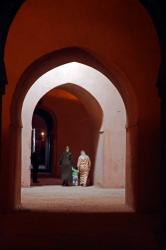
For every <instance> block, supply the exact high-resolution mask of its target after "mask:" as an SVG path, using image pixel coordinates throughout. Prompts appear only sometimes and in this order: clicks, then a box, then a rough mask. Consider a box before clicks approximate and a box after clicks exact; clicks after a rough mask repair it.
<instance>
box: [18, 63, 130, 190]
mask: <svg viewBox="0 0 166 250" xmlns="http://www.w3.org/2000/svg"><path fill="white" fill-rule="evenodd" d="M67 81H69V82H74V83H75V84H76V85H77V86H80V87H81V88H83V89H85V90H86V91H88V92H89V93H91V95H93V96H94V98H95V99H96V100H97V101H98V102H99V105H100V106H101V108H102V111H103V121H102V125H101V127H100V131H102V134H101V137H102V139H99V145H98V148H100V149H99V150H97V155H96V158H97V159H98V160H97V162H98V161H99V166H100V167H99V168H100V169H101V168H103V171H102V172H101V171H100V174H101V177H100V179H102V183H101V185H102V186H104V187H112V188H114V187H117V184H116V182H117V179H118V177H119V173H118V171H116V170H117V169H118V170H119V169H120V168H124V165H125V123H126V114H125V107H124V104H123V101H122V99H121V97H120V95H119V93H118V91H117V90H116V88H115V87H114V86H113V84H112V83H111V82H110V81H109V79H108V78H106V77H105V76H104V75H103V74H101V73H100V72H98V71H97V70H95V69H93V68H91V67H89V66H86V65H83V64H79V63H76V62H73V63H68V64H64V65H62V66H59V67H57V68H55V69H52V70H50V71H48V72H47V73H45V74H44V75H43V76H41V77H40V78H39V79H37V81H36V82H35V83H34V84H33V85H32V86H31V88H30V89H29V91H28V93H27V95H26V97H25V99H24V102H23V108H22V121H23V129H22V166H24V168H23V171H22V173H23V176H24V173H25V175H26V173H27V172H28V171H29V169H30V167H29V166H30V160H29V159H30V158H29V155H30V148H29V145H30V142H29V138H30V133H31V119H32V112H33V110H34V108H35V106H36V104H37V102H38V101H39V100H40V98H41V97H42V96H43V95H44V94H45V93H47V92H48V91H49V90H51V89H53V88H55V87H56V86H60V85H61V84H63V83H65V82H67ZM76 82H77V83H76ZM101 93H102V95H101ZM84 103H85V104H84V105H87V106H88V107H89V108H90V106H91V105H88V102H86V101H84ZM109 104H110V105H109ZM88 107H87V108H88ZM95 111H96V108H94V113H95ZM96 113H98V112H96ZM94 169H97V168H96V167H95V168H94ZM117 175H118V176H117ZM123 175H124V173H123ZM95 176H96V173H95ZM23 179H24V177H23ZM97 182H98V180H97Z"/></svg>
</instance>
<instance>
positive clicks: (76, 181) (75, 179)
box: [72, 167, 79, 186]
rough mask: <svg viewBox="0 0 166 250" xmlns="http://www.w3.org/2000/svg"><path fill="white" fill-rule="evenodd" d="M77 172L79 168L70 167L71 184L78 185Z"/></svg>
mask: <svg viewBox="0 0 166 250" xmlns="http://www.w3.org/2000/svg"><path fill="white" fill-rule="evenodd" d="M78 173H79V170H78V169H77V168H74V167H72V183H73V186H78Z"/></svg>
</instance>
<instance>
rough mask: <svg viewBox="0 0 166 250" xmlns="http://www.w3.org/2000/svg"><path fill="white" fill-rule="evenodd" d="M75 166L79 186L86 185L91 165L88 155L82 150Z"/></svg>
mask: <svg viewBox="0 0 166 250" xmlns="http://www.w3.org/2000/svg"><path fill="white" fill-rule="evenodd" d="M77 167H78V170H79V174H80V186H84V187H86V185H87V180H88V175H89V171H90V167H91V161H90V158H89V156H88V155H87V154H86V153H85V151H84V150H81V154H80V156H79V158H78V162H77Z"/></svg>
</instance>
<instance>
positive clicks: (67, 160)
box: [59, 146, 73, 186]
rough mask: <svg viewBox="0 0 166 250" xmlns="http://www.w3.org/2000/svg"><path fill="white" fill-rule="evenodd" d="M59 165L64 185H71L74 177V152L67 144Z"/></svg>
mask: <svg viewBox="0 0 166 250" xmlns="http://www.w3.org/2000/svg"><path fill="white" fill-rule="evenodd" d="M59 165H60V166H61V177H62V181H63V182H62V185H63V186H69V185H70V184H71V179H72V165H73V164H72V153H71V151H70V148H69V146H66V149H65V151H64V152H63V153H62V155H61V158H60V161H59Z"/></svg>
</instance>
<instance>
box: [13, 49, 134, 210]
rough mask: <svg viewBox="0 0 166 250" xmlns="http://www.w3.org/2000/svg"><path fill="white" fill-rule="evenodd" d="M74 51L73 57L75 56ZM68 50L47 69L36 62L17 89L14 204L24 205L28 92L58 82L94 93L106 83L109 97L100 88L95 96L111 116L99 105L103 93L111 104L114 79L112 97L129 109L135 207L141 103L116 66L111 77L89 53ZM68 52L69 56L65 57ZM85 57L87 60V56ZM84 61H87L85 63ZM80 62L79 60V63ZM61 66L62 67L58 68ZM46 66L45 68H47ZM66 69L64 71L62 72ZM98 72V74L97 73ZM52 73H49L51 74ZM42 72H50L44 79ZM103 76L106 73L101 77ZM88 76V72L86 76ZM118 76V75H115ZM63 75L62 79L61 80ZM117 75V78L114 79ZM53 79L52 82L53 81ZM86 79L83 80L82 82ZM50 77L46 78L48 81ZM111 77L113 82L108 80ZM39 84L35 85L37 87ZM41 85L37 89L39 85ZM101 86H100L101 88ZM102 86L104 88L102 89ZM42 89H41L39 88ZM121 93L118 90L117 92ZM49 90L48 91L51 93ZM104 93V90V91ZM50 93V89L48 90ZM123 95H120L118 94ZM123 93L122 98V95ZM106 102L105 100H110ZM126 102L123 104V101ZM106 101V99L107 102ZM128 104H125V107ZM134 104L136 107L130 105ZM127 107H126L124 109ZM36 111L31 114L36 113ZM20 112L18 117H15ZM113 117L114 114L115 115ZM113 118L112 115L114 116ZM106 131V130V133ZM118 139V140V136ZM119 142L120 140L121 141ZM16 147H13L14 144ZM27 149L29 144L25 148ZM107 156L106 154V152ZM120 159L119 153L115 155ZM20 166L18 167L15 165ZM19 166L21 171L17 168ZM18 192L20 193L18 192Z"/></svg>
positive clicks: (129, 189) (129, 174)
mask: <svg viewBox="0 0 166 250" xmlns="http://www.w3.org/2000/svg"><path fill="white" fill-rule="evenodd" d="M71 51H72V53H73V54H71ZM71 51H70V50H65V51H63V53H61V56H60V52H58V53H57V57H55V54H54V53H53V54H52V55H51V54H50V55H48V56H47V58H46V57H44V59H45V60H44V62H45V63H44V65H43V61H42V60H41V59H39V61H38V62H35V63H34V64H33V65H32V66H31V67H30V68H29V69H27V71H26V72H25V74H24V75H23V76H22V78H21V79H20V82H19V84H18V87H17V89H16V92H15V96H14V98H13V105H12V110H11V111H12V112H11V128H12V127H13V126H15V127H17V129H15V131H13V130H12V129H11V138H12V142H13V140H15V139H16V140H17V141H18V140H19V141H18V144H17V148H16V152H13V156H12V157H13V158H15V162H14V163H13V164H14V165H15V166H13V168H14V169H15V181H14V182H15V184H14V185H15V188H16V189H15V192H14V197H15V198H14V197H13V198H14V203H15V204H16V205H15V206H17V205H18V204H19V202H20V187H21V185H20V180H21V176H20V175H21V171H20V170H21V162H20V160H21V159H20V156H19V154H20V153H19V152H20V150H21V141H20V135H21V127H22V125H21V124H23V125H24V122H23V123H22V121H21V111H22V112H24V108H25V107H26V105H25V104H26V102H27V100H28V96H30V95H27V92H28V93H29V94H31V93H32V92H33V91H34V86H37V85H38V84H39V82H40V84H39V85H40V86H41V83H42V81H45V80H46V78H47V79H49V82H48V81H47V84H46V85H45V86H46V88H47V87H48V86H49V87H50V86H51V84H53V85H52V87H51V88H53V87H55V81H57V86H59V85H62V84H64V83H67V82H71V83H74V84H76V85H79V86H81V85H82V87H83V88H85V87H86V90H87V91H89V92H90V93H91V91H90V89H88V88H89V86H92V85H93V83H94V82H98V84H99V82H100V83H101V86H102V84H103V83H105V84H106V85H105V86H107V87H106V89H105V94H103V92H101V89H100V88H98V87H97V88H94V89H95V91H96V93H93V96H94V97H95V98H96V100H97V101H98V102H99V104H100V105H101V107H102V110H105V112H106V113H107V114H108V113H109V107H108V106H107V109H105V108H104V101H102V100H101V102H100V101H99V99H102V98H101V93H102V94H103V95H102V96H103V97H106V96H107V98H106V99H107V100H108V99H110V96H108V93H109V91H107V90H108V89H109V86H110V83H111V81H110V80H109V79H111V75H112V79H113V81H114V85H115V86H116V87H115V86H114V85H113V84H112V83H111V84H112V86H113V92H112V93H114V94H115V93H116V94H115V95H114V94H113V95H112V96H116V95H117V96H118V98H119V100H121V103H122V104H123V109H125V107H126V113H127V119H126V128H127V130H126V202H127V203H128V204H129V205H131V206H134V204H135V198H134V197H135V195H136V190H135V186H136V183H135V175H134V173H135V171H134V169H135V167H134V166H135V165H137V161H136V151H137V149H136V145H137V143H136V142H137V120H138V109H137V102H136V98H135V95H134V93H133V91H132V88H131V86H130V83H129V82H128V79H127V78H126V77H125V75H124V74H123V73H122V72H121V71H118V69H117V68H116V67H115V66H114V65H113V68H112V74H110V73H109V72H107V70H106V69H105V68H104V67H103V66H102V65H101V64H100V63H99V62H98V61H97V60H96V59H94V58H93V57H92V56H90V55H89V54H88V53H86V52H84V51H82V50H80V49H72V50H71ZM65 52H67V53H65ZM71 55H72V56H73V58H72V59H73V60H71ZM83 55H84V56H83ZM82 58H83V60H82ZM75 59H76V60H75ZM67 60H68V62H70V61H71V63H66V64H64V65H62V61H63V62H64V63H65V62H66V61H67ZM73 61H77V62H73ZM80 61H84V62H85V61H87V62H88V63H87V64H89V65H92V66H94V67H93V68H92V67H90V66H87V65H85V64H82V63H79V62H80ZM58 65H61V66H58ZM43 66H44V67H43ZM72 68H73V71H72V74H71V69H72ZM80 68H82V70H83V71H84V73H85V72H86V70H88V69H91V71H89V73H88V74H80V71H79V69H80ZM62 69H63V70H62ZM96 69H98V70H96ZM48 70H49V71H48ZM61 70H62V72H63V74H62V75H63V79H60V78H59V77H62V75H61V74H60V71H61ZM117 71H118V77H117V78H116V75H117ZM42 72H43V73H44V72H46V73H44V74H43V75H42ZM55 72H56V74H57V75H56V77H54V73H55ZM94 72H95V74H97V78H93V77H92V75H93V73H94ZM101 72H103V73H104V75H103V73H101ZM86 73H87V72H86ZM91 73H92V74H91ZM113 73H114V74H113ZM60 75H61V76H60ZM85 75H86V77H88V79H89V80H90V81H91V84H89V82H88V81H87V78H85V79H83V78H84V76H85ZM113 75H114V77H113ZM48 76H49V77H50V78H49V77H48ZM80 76H81V77H83V78H82V79H81V78H80ZM45 77H46V78H45ZM108 77H109V78H108ZM34 83H35V84H34ZM124 83H125V84H124ZM36 84H37V85H36ZM97 86H100V85H97ZM101 86H100V87H101ZM39 89H40V88H39ZM117 89H118V90H117ZM47 90H48V89H47ZM103 90H104V88H102V91H103ZM45 91H46V89H45ZM118 91H119V92H118ZM120 93H121V95H120ZM40 94H41V91H40V90H39V91H38V93H37V95H38V97H37V99H40ZM37 99H35V101H34V100H32V99H31V105H32V106H31V107H33V108H34V107H35V102H36V100H37ZM106 99H105V100H106ZM122 99H123V100H122ZM103 100H104V99H103ZM123 101H124V103H123ZM131 103H132V106H131V105H130V104H131ZM124 104H125V105H124ZM33 108H32V109H31V110H33ZM16 112H17V116H15V114H16ZM112 114H113V113H112ZM110 115H111V114H110ZM30 117H31V116H29V117H28V118H30ZM106 117H107V118H108V117H109V121H112V125H111V124H110V126H109V127H110V128H111V127H112V129H114V128H115V127H116V126H114V125H115V124H114V121H115V119H114V116H112V119H110V116H109V115H106V116H105V118H106ZM106 124H107V122H106V121H105V120H104V119H103V124H102V126H101V128H102V129H101V131H103V125H104V126H105V128H106V127H108V126H107V125H106ZM27 125H28V123H27V124H26V126H27ZM105 131H106V130H105ZM113 134H114V135H115V134H116V133H112V135H113ZM115 137H116V136H115ZM106 138H109V137H108V136H106ZM117 141H118V140H117ZM109 143H110V142H109V141H107V140H106V141H105V143H104V144H107V147H106V148H108V144H109ZM111 143H112V149H113V148H114V147H113V146H114V145H115V140H114V139H113V140H111ZM11 145H12V143H11ZM24 145H26V143H25V144H24ZM105 153H106V151H105ZM114 155H116V152H115V154H114ZM110 158H111V160H112V163H113V161H114V158H112V157H110V151H109V150H108V151H107V153H106V155H105V160H106V161H105V165H108V161H109V160H110ZM15 163H17V164H15ZM17 166H18V167H17ZM106 179H107V180H109V179H110V176H106ZM16 190H17V191H16Z"/></svg>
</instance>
